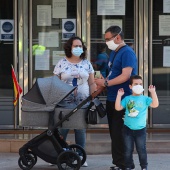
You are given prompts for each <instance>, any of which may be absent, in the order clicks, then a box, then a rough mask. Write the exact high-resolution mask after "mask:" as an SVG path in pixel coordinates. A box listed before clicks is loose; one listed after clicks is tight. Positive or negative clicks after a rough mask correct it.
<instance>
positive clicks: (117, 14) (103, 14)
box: [87, 0, 138, 127]
mask: <svg viewBox="0 0 170 170" xmlns="http://www.w3.org/2000/svg"><path fill="white" fill-rule="evenodd" d="M135 2H136V1H134V0H114V1H102V0H87V45H88V49H89V55H90V56H89V58H90V59H91V62H92V64H93V66H94V69H96V70H98V71H100V72H101V73H102V70H100V69H98V68H96V64H95V63H96V61H97V58H98V57H97V56H99V55H100V56H101V55H102V54H104V53H106V54H107V56H109V54H110V52H111V51H110V50H109V49H108V48H107V46H106V45H105V41H104V33H105V30H106V29H107V28H108V27H110V26H111V25H118V26H120V27H121V28H122V30H123V32H124V37H125V38H124V41H125V43H126V44H128V45H129V46H131V47H132V48H133V49H134V50H135V51H136V52H137V48H136V43H135V42H136V41H137V36H136V35H137V31H136V30H137V28H138V26H136V25H137V17H136V16H138V13H137V12H138V11H137V12H136V9H137V8H136V5H137V4H136V3H135ZM88 23H90V24H88ZM135 24H136V25H135ZM106 93H107V92H105V93H103V94H102V95H101V96H100V100H101V101H102V102H103V104H105V101H106ZM100 124H101V125H99V126H101V127H104V126H105V125H106V124H107V118H106V117H105V118H104V119H102V120H101V122H100ZM102 124H103V125H102ZM104 124H105V125H104ZM106 127H107V125H106Z"/></svg>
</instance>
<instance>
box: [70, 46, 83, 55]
mask: <svg viewBox="0 0 170 170" xmlns="http://www.w3.org/2000/svg"><path fill="white" fill-rule="evenodd" d="M82 53H83V49H82V48H80V47H75V48H73V49H72V54H73V55H74V56H76V57H80V56H81V54H82Z"/></svg>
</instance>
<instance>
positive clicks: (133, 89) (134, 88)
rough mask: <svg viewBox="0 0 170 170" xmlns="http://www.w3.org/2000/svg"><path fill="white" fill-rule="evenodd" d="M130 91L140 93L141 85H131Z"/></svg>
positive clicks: (141, 90)
mask: <svg viewBox="0 0 170 170" xmlns="http://www.w3.org/2000/svg"><path fill="white" fill-rule="evenodd" d="M132 91H133V92H134V93H135V94H141V93H142V92H143V91H144V89H143V86H141V85H136V86H133V87H132Z"/></svg>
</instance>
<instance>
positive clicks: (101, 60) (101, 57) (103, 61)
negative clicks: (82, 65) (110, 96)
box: [95, 52, 108, 77]
mask: <svg viewBox="0 0 170 170" xmlns="http://www.w3.org/2000/svg"><path fill="white" fill-rule="evenodd" d="M95 64H97V65H99V66H100V67H101V68H100V72H101V74H102V76H103V77H106V73H107V70H108V55H107V53H106V52H103V53H100V54H98V56H97V61H96V62H95Z"/></svg>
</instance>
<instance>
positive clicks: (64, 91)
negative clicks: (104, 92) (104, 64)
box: [18, 76, 99, 170]
mask: <svg viewBox="0 0 170 170" xmlns="http://www.w3.org/2000/svg"><path fill="white" fill-rule="evenodd" d="M74 90H75V87H73V86H70V85H68V84H66V83H64V82H63V81H61V80H60V79H59V78H58V77H57V76H52V77H48V78H38V79H37V81H36V82H35V84H34V85H33V87H32V88H31V89H30V91H29V92H28V93H27V94H25V95H24V96H23V97H22V125H23V126H39V127H41V126H47V127H48V129H47V130H45V131H44V132H43V133H42V134H40V135H38V136H36V137H35V138H33V139H31V140H30V141H28V142H27V143H26V144H25V145H24V146H22V147H21V148H20V149H19V155H20V157H19V160H18V165H19V167H20V168H21V169H23V170H30V169H32V168H33V166H34V165H35V164H36V162H37V157H39V158H41V159H43V160H44V161H46V162H49V163H52V164H56V165H57V166H58V169H59V170H66V169H71V170H79V169H80V167H81V165H83V164H84V162H85V161H86V152H85V150H84V149H83V148H82V147H81V146H79V145H77V144H72V145H68V144H67V143H66V142H65V141H64V140H63V137H62V136H61V134H60V133H59V131H58V128H59V127H65V128H70V126H72V125H73V124H75V122H77V120H79V122H78V123H77V126H76V127H77V128H86V127H87V124H86V122H85V116H84V115H85V112H86V109H82V106H83V105H85V104H86V103H87V102H89V101H91V100H92V98H93V97H94V96H95V95H97V94H99V91H97V92H96V93H95V94H94V96H92V95H91V96H89V97H88V98H87V99H85V100H84V101H82V102H81V103H80V104H79V105H77V106H76V107H75V108H72V109H63V107H62V104H60V103H62V101H63V99H65V98H66V97H67V96H68V95H69V94H70V93H72V92H73V91H74ZM63 110H66V111H65V113H64V114H63ZM77 110H80V111H79V114H77V115H76V116H78V118H77V117H76V119H75V117H74V114H75V113H76V111H77ZM71 118H72V119H71ZM68 120H69V122H71V123H70V124H69V123H67V121H68ZM70 120H71V121H70ZM65 122H66V124H64V123H65ZM67 124H68V125H67Z"/></svg>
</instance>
